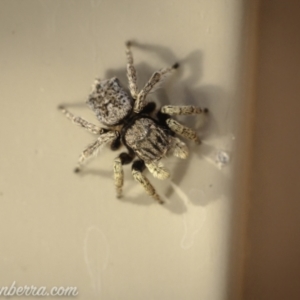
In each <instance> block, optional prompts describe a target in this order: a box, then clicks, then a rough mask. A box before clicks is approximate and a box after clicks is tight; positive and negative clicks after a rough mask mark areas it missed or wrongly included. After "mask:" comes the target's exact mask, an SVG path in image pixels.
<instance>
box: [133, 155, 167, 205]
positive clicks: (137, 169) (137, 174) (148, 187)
mask: <svg viewBox="0 0 300 300" xmlns="http://www.w3.org/2000/svg"><path fill="white" fill-rule="evenodd" d="M144 169H145V163H144V161H142V160H136V161H134V162H133V164H132V176H133V178H134V179H135V180H136V181H137V182H139V183H140V184H141V185H142V186H143V188H144V190H145V192H146V193H147V194H148V195H149V196H151V197H152V198H153V199H154V200H155V201H157V202H158V203H160V204H163V203H164V201H163V200H162V199H161V198H160V197H159V195H158V194H157V193H156V191H155V188H154V187H153V185H152V184H151V183H150V182H149V180H148V179H147V177H146V176H145V175H143V174H142V172H143V171H144Z"/></svg>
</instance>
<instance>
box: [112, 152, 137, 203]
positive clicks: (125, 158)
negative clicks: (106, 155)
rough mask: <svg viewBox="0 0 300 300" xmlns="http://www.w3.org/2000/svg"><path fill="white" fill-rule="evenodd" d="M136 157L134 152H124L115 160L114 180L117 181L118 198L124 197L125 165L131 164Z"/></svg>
mask: <svg viewBox="0 0 300 300" xmlns="http://www.w3.org/2000/svg"><path fill="white" fill-rule="evenodd" d="M134 156H135V154H134V152H132V153H126V152H122V153H121V154H120V155H119V156H118V157H116V158H115V160H114V180H115V187H116V192H117V198H121V197H122V187H123V183H124V172H123V165H126V164H129V163H131V162H132V160H133V158H134Z"/></svg>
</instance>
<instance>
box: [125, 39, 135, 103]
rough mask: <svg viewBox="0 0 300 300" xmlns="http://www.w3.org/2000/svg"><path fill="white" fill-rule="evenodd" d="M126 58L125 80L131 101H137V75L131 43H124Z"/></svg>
mask: <svg viewBox="0 0 300 300" xmlns="http://www.w3.org/2000/svg"><path fill="white" fill-rule="evenodd" d="M126 57H127V78H128V83H129V90H130V94H131V96H132V98H133V99H137V97H138V87H137V74H136V69H135V67H134V64H133V55H132V52H131V42H127V43H126Z"/></svg>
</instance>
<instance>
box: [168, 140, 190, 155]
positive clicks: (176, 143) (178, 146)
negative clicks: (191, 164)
mask: <svg viewBox="0 0 300 300" xmlns="http://www.w3.org/2000/svg"><path fill="white" fill-rule="evenodd" d="M169 151H170V152H171V153H172V154H173V155H174V156H176V157H178V158H181V159H186V158H187V157H188V155H189V150H188V147H187V145H186V144H185V143H184V142H183V141H181V140H180V139H179V138H177V137H172V142H171V148H170V150H169Z"/></svg>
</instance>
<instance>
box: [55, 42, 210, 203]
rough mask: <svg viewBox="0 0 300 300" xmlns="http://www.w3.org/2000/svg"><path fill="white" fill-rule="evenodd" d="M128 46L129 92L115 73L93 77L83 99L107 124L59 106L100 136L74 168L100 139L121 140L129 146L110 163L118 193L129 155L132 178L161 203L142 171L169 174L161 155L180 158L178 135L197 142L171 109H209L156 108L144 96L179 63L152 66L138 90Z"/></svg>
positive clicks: (183, 149) (189, 111)
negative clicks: (87, 93) (154, 68)
mask: <svg viewBox="0 0 300 300" xmlns="http://www.w3.org/2000/svg"><path fill="white" fill-rule="evenodd" d="M130 46H131V45H130V43H127V48H126V54H127V77H128V81H129V90H130V95H129V94H128V93H127V92H126V91H125V90H124V89H123V87H122V86H121V85H120V83H119V80H118V79H117V78H115V77H114V78H111V79H109V80H99V79H97V80H96V81H95V83H94V86H93V89H92V92H91V94H90V96H89V98H88V100H87V104H88V105H89V107H90V108H91V109H92V110H93V111H94V112H95V114H96V116H97V118H98V120H99V121H100V122H101V123H102V124H103V125H106V126H107V128H101V127H98V126H96V125H94V124H92V123H89V122H88V121H86V120H84V119H82V118H81V117H78V116H74V115H73V114H72V113H70V112H69V111H68V110H67V109H66V108H65V107H64V106H60V109H61V110H62V112H63V113H64V114H65V115H66V117H67V118H69V119H70V120H71V121H73V122H74V123H75V124H77V125H79V126H82V127H83V128H85V129H87V130H88V131H90V132H92V133H94V134H96V135H98V138H97V139H96V140H95V141H94V142H93V143H92V144H90V145H89V146H88V147H87V148H86V149H85V150H84V151H83V152H82V154H81V155H80V157H79V161H78V167H77V168H76V169H75V171H76V172H79V171H80V169H81V167H82V166H83V165H84V164H85V163H86V161H87V160H88V159H89V158H91V157H93V156H94V155H96V154H97V153H98V150H99V149H100V148H101V147H102V146H103V145H105V144H107V143H109V144H110V145H111V149H112V150H117V149H119V148H120V147H121V146H122V145H124V146H125V147H126V149H127V151H126V152H122V153H121V154H120V155H118V156H117V157H116V158H115V160H114V167H113V171H114V180H115V186H116V191H117V197H121V195H122V187H123V165H124V164H129V163H131V162H132V161H133V164H132V175H133V177H134V179H135V180H136V181H137V182H139V183H140V184H141V185H142V186H143V187H144V189H145V191H146V192H147V194H148V195H150V196H151V197H152V198H153V199H155V200H156V201H158V202H159V203H161V204H162V203H163V200H162V199H161V197H160V196H159V195H158V194H157V193H156V191H155V189H154V187H153V186H152V184H151V183H150V182H149V180H148V179H147V177H145V175H144V174H143V171H144V169H145V168H147V169H148V170H149V171H150V173H152V175H153V176H154V177H156V178H159V179H166V178H168V177H169V176H170V174H169V172H168V171H167V170H166V169H165V168H164V167H163V165H162V163H161V161H160V160H161V159H162V158H164V157H166V156H167V155H168V154H169V153H172V154H173V155H175V156H177V157H179V158H182V159H185V158H186V157H187V156H188V149H187V146H186V144H185V143H184V142H182V141H181V140H180V139H179V138H178V137H177V135H179V136H182V137H183V138H186V139H189V140H192V141H194V142H196V143H200V139H199V137H198V136H197V134H196V132H195V131H194V130H192V129H191V128H189V127H186V126H184V125H182V124H181V123H179V122H178V121H176V120H175V119H173V118H171V115H194V114H201V113H207V112H208V110H207V109H204V110H202V109H201V108H199V107H195V106H191V105H188V106H172V105H165V106H163V107H161V108H160V110H159V111H158V112H156V113H155V106H156V105H155V103H154V102H147V101H146V97H147V95H148V94H149V93H150V92H153V91H154V90H156V89H157V88H158V87H159V86H160V84H161V83H162V82H163V80H164V78H165V77H166V76H168V75H170V74H171V73H172V72H173V71H174V70H175V69H177V68H178V64H175V65H174V66H173V67H171V68H164V69H161V70H159V71H156V72H154V74H153V75H152V76H151V78H150V79H149V81H148V82H147V83H146V85H145V86H144V88H143V89H142V90H141V91H138V87H137V76H136V70H135V67H134V65H133V57H132V53H131V50H130ZM135 158H136V159H135Z"/></svg>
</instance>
